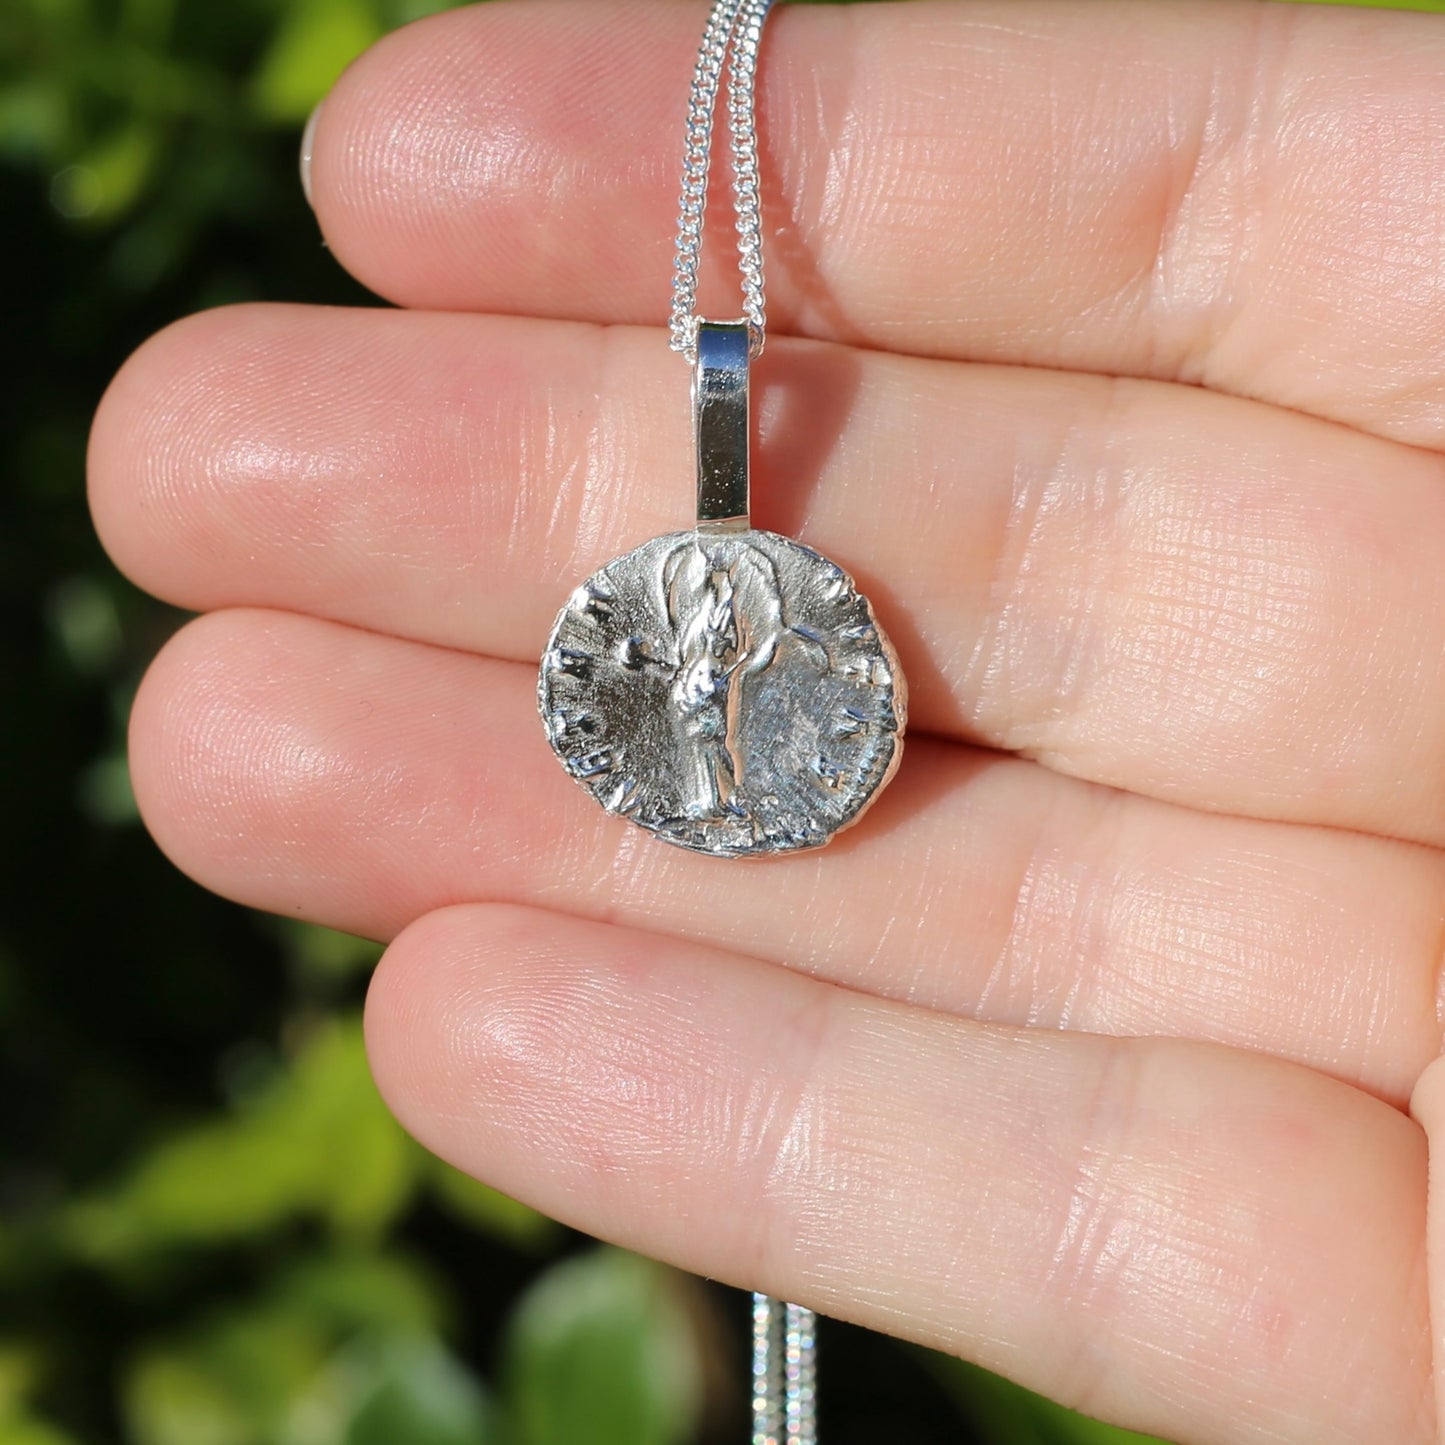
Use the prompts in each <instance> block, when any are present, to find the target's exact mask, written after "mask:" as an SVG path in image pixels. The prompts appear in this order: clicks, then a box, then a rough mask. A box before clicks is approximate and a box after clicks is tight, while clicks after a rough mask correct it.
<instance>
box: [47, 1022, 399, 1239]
mask: <svg viewBox="0 0 1445 1445" xmlns="http://www.w3.org/2000/svg"><path fill="white" fill-rule="evenodd" d="M421 1159H422V1156H421V1153H420V1151H419V1150H418V1149H417V1147H416V1146H415V1145H414V1144H413V1143H412V1142H411V1141H410V1140H409V1139H408V1138H407V1137H406V1135H405V1134H404V1133H403V1132H402V1130H401V1128H400V1126H399V1125H398V1124H397V1123H396V1122H395V1120H394V1119H392V1117H391V1115H390V1114H389V1113H388V1112H387V1110H386V1107H385V1105H383V1103H382V1102H381V1099H380V1097H379V1096H378V1094H377V1092H376V1086H375V1085H374V1084H373V1083H372V1080H371V1074H370V1071H369V1069H368V1068H367V1064H366V1050H365V1045H364V1043H363V1040H362V1036H361V1023H360V1020H359V1019H358V1018H349V1019H344V1020H342V1019H337V1020H328V1021H327V1022H325V1023H324V1024H321V1025H319V1026H318V1027H316V1028H315V1029H314V1030H313V1031H312V1032H311V1034H310V1035H309V1037H308V1038H307V1040H306V1042H305V1044H304V1045H303V1046H302V1048H301V1049H300V1050H299V1051H298V1054H297V1056H296V1058H295V1060H294V1062H293V1064H292V1066H291V1068H290V1070H289V1071H287V1072H284V1073H282V1074H281V1075H280V1076H279V1077H278V1078H277V1079H276V1080H275V1081H274V1082H273V1083H271V1084H270V1085H269V1086H267V1087H265V1088H264V1089H263V1090H262V1091H261V1092H260V1094H259V1095H258V1096H257V1097H255V1098H254V1099H248V1100H244V1101H243V1102H242V1103H241V1104H239V1105H238V1106H237V1108H236V1109H235V1111H234V1112H233V1113H232V1114H231V1115H229V1116H227V1117H222V1118H220V1119H216V1120H214V1121H212V1122H208V1123H205V1124H201V1125H198V1126H196V1127H194V1128H192V1129H190V1130H187V1131H185V1132H183V1133H180V1134H178V1135H175V1136H173V1137H172V1138H170V1139H168V1140H167V1141H166V1142H164V1143H162V1144H161V1145H159V1146H158V1147H157V1148H155V1149H154V1150H152V1151H151V1153H150V1154H148V1155H147V1156H146V1157H145V1158H144V1159H143V1160H142V1161H141V1162H140V1164H139V1165H138V1166H137V1167H136V1169H135V1170H134V1171H133V1173H132V1174H131V1176H130V1178H129V1179H127V1180H126V1181H125V1182H124V1183H123V1184H121V1185H120V1186H119V1187H118V1188H117V1189H115V1190H114V1191H111V1192H109V1193H103V1194H99V1195H97V1196H93V1197H91V1198H89V1199H85V1200H80V1201H77V1202H75V1203H74V1204H72V1205H71V1206H70V1208H69V1209H68V1210H67V1211H66V1213H65V1215H64V1216H63V1234H64V1237H65V1239H66V1240H67V1241H68V1242H69V1243H70V1245H71V1246H72V1248H74V1249H75V1250H76V1251H77V1252H78V1253H80V1254H81V1255H83V1256H84V1257H87V1258H89V1259H92V1260H94V1261H95V1262H97V1263H107V1262H109V1263H112V1264H119V1263H123V1262H125V1261H126V1260H127V1259H128V1258H130V1257H131V1256H133V1255H134V1254H135V1253H136V1252H137V1251H147V1250H156V1249H163V1250H168V1249H173V1248H175V1247H177V1246H187V1245H197V1244H201V1243H205V1242H211V1241H220V1240H227V1239H235V1238H239V1237H244V1236H247V1235H252V1234H256V1233H259V1232H261V1231H263V1230H266V1229H269V1228H272V1227H274V1226H275V1225H277V1224H279V1223H281V1222H283V1221H284V1220H287V1219H290V1218H293V1217H296V1216H298V1215H303V1216H305V1215H309V1216H313V1217H319V1218H321V1219H323V1220H326V1221H328V1222H329V1223H330V1224H331V1226H332V1227H333V1228H334V1229H335V1230H336V1231H338V1232H339V1233H341V1234H343V1235H348V1236H360V1237H368V1236H373V1235H375V1234H376V1233H377V1232H378V1231H379V1230H381V1229H383V1228H384V1227H385V1226H386V1225H387V1224H388V1223H389V1222H390V1221H391V1220H392V1219H393V1218H395V1217H396V1215H397V1214H398V1213H399V1212H400V1211H401V1210H402V1209H403V1208H404V1207H405V1206H406V1204H407V1202H408V1200H409V1199H410V1197H411V1194H412V1192H413V1190H414V1188H415V1185H416V1180H417V1176H418V1171H419V1169H420V1167H421Z"/></svg>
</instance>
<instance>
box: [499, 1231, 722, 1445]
mask: <svg viewBox="0 0 1445 1445" xmlns="http://www.w3.org/2000/svg"><path fill="white" fill-rule="evenodd" d="M506 1354H507V1368H506V1373H505V1386H506V1410H507V1419H508V1424H509V1426H510V1433H509V1445H680V1442H682V1441H685V1440H688V1439H690V1438H691V1436H692V1434H693V1431H694V1428H695V1425H696V1419H697V1412H698V1407H699V1381H700V1374H701V1371H700V1364H699V1359H698V1344H697V1340H696V1337H695V1334H694V1331H693V1329H692V1327H691V1323H690V1321H689V1319H688V1316H687V1313H686V1310H685V1308H684V1306H683V1303H682V1300H681V1298H680V1296H679V1295H678V1293H677V1276H675V1275H674V1274H673V1273H672V1272H671V1271H669V1270H667V1269H665V1268H663V1267H662V1266H660V1265H656V1264H653V1263H651V1262H650V1261H648V1260H645V1259H641V1258H639V1257H638V1256H636V1255H632V1254H627V1253H624V1252H623V1251H622V1250H617V1249H606V1248H602V1249H597V1250H595V1251H593V1252H592V1253H589V1254H586V1255H582V1256H579V1257H577V1258H574V1259H568V1260H564V1261H563V1262H562V1263H561V1264H557V1265H554V1266H553V1267H552V1268H551V1269H549V1270H548V1271H547V1273H546V1274H544V1275H543V1276H542V1277H541V1279H540V1280H539V1281H538V1282H537V1283H536V1284H534V1285H533V1286H532V1287H531V1289H530V1290H528V1292H527V1294H526V1295H525V1296H524V1297H523V1299H522V1301H521V1303H520V1304H519V1305H518V1307H517V1309H516V1312H515V1314H514V1315H513V1317H512V1320H511V1321H510V1323H509V1326H508V1340H507V1352H506Z"/></svg>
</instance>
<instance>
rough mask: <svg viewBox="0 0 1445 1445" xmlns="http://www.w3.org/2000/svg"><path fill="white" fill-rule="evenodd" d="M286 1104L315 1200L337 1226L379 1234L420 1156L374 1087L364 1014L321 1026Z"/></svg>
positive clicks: (407, 1190)
mask: <svg viewBox="0 0 1445 1445" xmlns="http://www.w3.org/2000/svg"><path fill="white" fill-rule="evenodd" d="M282 1107H283V1108H284V1109H285V1110H286V1111H287V1114H288V1120H287V1127H288V1128H289V1129H290V1130H291V1131H293V1132H294V1137H295V1138H296V1139H298V1140H300V1141H303V1147H305V1148H306V1149H308V1150H309V1151H310V1156H311V1161H312V1169H313V1174H312V1189H313V1196H312V1197H313V1200H314V1202H315V1204H316V1205H317V1206H318V1207H319V1208H320V1209H321V1211H322V1212H323V1213H324V1214H325V1215H326V1216H327V1217H328V1218H329V1219H330V1220H331V1222H332V1224H333V1225H334V1226H335V1227H336V1228H338V1229H340V1230H342V1231H344V1232H348V1233H362V1234H373V1233H375V1232H376V1231H378V1230H380V1229H381V1228H383V1227H384V1226H385V1225H386V1224H388V1223H389V1222H390V1221H391V1220H392V1219H393V1218H394V1217H395V1216H396V1215H397V1214H398V1213H399V1212H400V1210H401V1209H402V1208H403V1207H404V1205H405V1204H406V1202H407V1201H408V1199H409V1198H410V1196H411V1192H412V1190H413V1188H414V1187H415V1184H416V1179H417V1174H418V1167H419V1159H418V1155H417V1152H416V1149H415V1147H414V1146H413V1144H412V1143H411V1141H410V1140H409V1139H408V1138H407V1136H406V1134H405V1133H403V1132H402V1129H401V1126H400V1125H399V1124H397V1122H396V1121H395V1120H394V1119H393V1118H392V1116H391V1114H390V1113H389V1112H388V1111H387V1108H386V1106H385V1105H384V1104H383V1103H382V1102H381V1097H380V1095H378V1094H377V1092H376V1085H375V1084H374V1083H373V1082H372V1079H371V1069H370V1067H369V1066H368V1064H367V1062H366V1044H365V1041H364V1040H363V1038H362V1033H361V1020H360V1019H359V1018H352V1019H348V1020H346V1021H344V1022H342V1021H333V1022H329V1023H327V1024H326V1025H325V1026H324V1027H322V1028H320V1029H318V1030H317V1031H316V1033H315V1035H314V1036H313V1037H312V1038H311V1040H310V1041H309V1043H308V1045H307V1047H306V1049H305V1050H304V1051H303V1053H302V1054H301V1056H300V1057H299V1058H298V1059H297V1061H296V1068H295V1073H294V1076H293V1078H292V1079H291V1080H290V1082H289V1084H288V1086H287V1088H286V1089H285V1090H284V1093H283V1100H282Z"/></svg>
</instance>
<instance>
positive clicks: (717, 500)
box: [692, 321, 752, 532]
mask: <svg viewBox="0 0 1445 1445" xmlns="http://www.w3.org/2000/svg"><path fill="white" fill-rule="evenodd" d="M751 352H752V336H751V332H750V329H749V327H748V324H747V322H745V321H703V322H700V323H699V324H698V328H697V364H696V365H695V366H694V367H693V373H692V418H693V427H694V430H695V432H696V436H697V525H698V530H699V531H707V532H745V531H746V530H747V529H748V527H749V526H750V525H751V521H750V518H749V515H748V512H749V506H748V501H749V499H748V456H749V449H750V444H751V440H752V438H751V427H750V424H749V419H748V367H749V362H750V358H751Z"/></svg>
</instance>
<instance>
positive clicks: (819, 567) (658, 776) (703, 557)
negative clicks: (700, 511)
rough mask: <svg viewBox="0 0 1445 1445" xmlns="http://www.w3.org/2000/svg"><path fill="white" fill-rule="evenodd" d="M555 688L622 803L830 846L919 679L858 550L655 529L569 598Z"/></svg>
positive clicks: (565, 755)
mask: <svg viewBox="0 0 1445 1445" xmlns="http://www.w3.org/2000/svg"><path fill="white" fill-rule="evenodd" d="M538 701H539V705H540V708H541V712H542V718H543V721H544V723H545V726H546V729H547V736H548V739H549V740H550V742H551V744H552V747H553V750H554V751H555V752H556V754H557V756H558V757H559V758H560V759H561V761H562V765H563V767H565V768H566V770H567V772H568V773H569V774H570V775H571V776H572V777H573V778H575V779H576V780H577V782H578V783H580V784H581V785H582V786H583V787H584V788H586V789H587V791H588V792H589V793H591V794H592V796H593V797H594V798H595V799H596V800H597V801H598V802H599V803H600V804H601V805H602V806H603V807H604V808H605V809H606V810H607V811H608V812H609V813H614V814H617V815H619V816H621V817H624V818H626V819H628V820H629V821H630V822H632V823H635V824H637V825H638V826H639V827H642V828H646V829H647V830H648V831H649V832H651V833H653V834H655V835H656V836H657V837H659V838H662V839H664V840H665V841H666V842H669V843H675V844H677V845H678V846H679V847H683V848H691V849H693V850H695V851H696V852H700V853H709V854H713V855H714V856H718V857H745V856H757V855H768V854H778V853H787V852H793V851H796V850H799V849H805V848H817V847H820V846H821V845H823V844H824V843H827V842H828V841H829V840H830V839H831V838H833V837H834V836H835V835H836V834H837V833H839V832H840V831H841V830H842V829H844V828H846V827H848V826H849V824H851V823H854V822H856V821H857V820H858V818H859V817H860V816H861V815H862V813H863V811H864V810H865V809H866V808H867V807H868V805H869V803H870V802H872V800H873V798H874V797H875V795H876V794H877V792H878V790H879V789H880V788H881V787H882V786H883V785H884V784H885V783H886V782H887V781H888V779H889V778H890V777H891V776H892V774H893V771H894V769H895V768H896V767H897V765H898V760H899V757H900V754H901V751H902V741H903V729H904V724H905V718H906V710H907V701H906V689H905V685H904V683H903V677H902V673H901V671H900V670H899V667H898V661H897V658H896V656H895V654H894V651H893V648H892V646H891V645H890V644H889V642H888V639H887V637H886V636H885V635H884V634H883V631H882V629H881V628H880V627H879V626H878V622H877V619H876V618H875V617H874V615H873V609H872V607H871V606H870V605H869V603H868V599H867V598H866V597H864V596H863V595H862V594H861V593H860V592H859V591H858V589H857V587H856V586H855V585H854V583H853V580H852V578H850V577H849V576H848V574H847V573H846V572H844V571H843V570H842V568H840V567H838V566H837V565H836V564H835V563H833V562H830V561H829V560H828V559H827V558H825V557H823V556H820V555H819V554H818V553H817V552H815V551H813V550H812V549H811V548H809V547H805V546H803V545H802V544H801V543H799V542H794V541H792V540H790V539H789V538H786V537H780V536H778V535H776V534H775V533H772V532H763V531H756V530H752V529H748V530H746V531H737V532H711V533H710V532H707V531H703V530H697V531H689V532H676V533H673V534H671V535H669V536H664V537H655V538H653V540H652V541H650V542H647V543H644V544H643V545H642V546H641V547H638V548H636V549H635V550H633V551H631V552H627V553H625V554H624V555H623V556H621V557H618V558H616V559H614V560H613V561H611V562H609V563H608V564H607V565H606V566H605V567H603V568H602V569H601V570H600V571H598V572H595V573H594V574H593V575H592V576H591V577H589V578H588V579H587V581H585V582H584V583H583V584H582V585H581V586H580V587H578V588H577V589H576V590H575V591H574V592H573V594H572V596H571V597H570V598H569V599H568V600H567V603H566V605H565V606H564V607H563V608H562V610H561V612H560V613H559V614H558V617H557V621H556V623H555V624H554V626H553V628H552V635H551V638H550V639H549V641H548V644H547V651H546V653H545V655H544V657H543V663H542V669H541V677H540V682H539V686H538Z"/></svg>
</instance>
